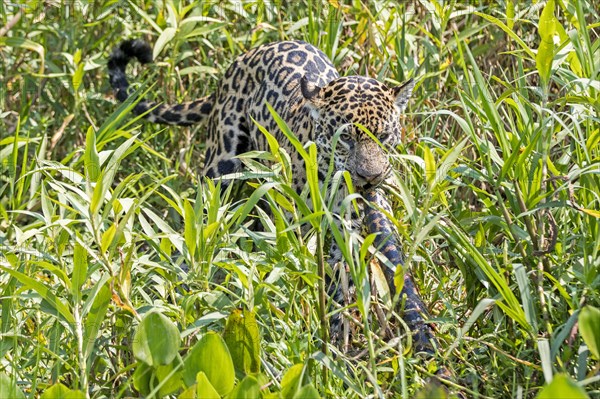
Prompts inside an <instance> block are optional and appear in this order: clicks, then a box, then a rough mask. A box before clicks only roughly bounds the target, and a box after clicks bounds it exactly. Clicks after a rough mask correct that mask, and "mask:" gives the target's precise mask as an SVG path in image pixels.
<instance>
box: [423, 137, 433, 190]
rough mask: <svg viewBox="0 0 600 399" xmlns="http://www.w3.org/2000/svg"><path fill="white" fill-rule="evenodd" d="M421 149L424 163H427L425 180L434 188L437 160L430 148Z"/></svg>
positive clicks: (424, 146)
mask: <svg viewBox="0 0 600 399" xmlns="http://www.w3.org/2000/svg"><path fill="white" fill-rule="evenodd" d="M421 148H422V149H423V161H425V180H426V181H427V183H429V186H430V187H432V186H433V184H434V182H435V176H436V172H435V159H434V158H433V154H432V153H431V150H430V149H429V147H428V146H426V145H423V146H422V147H421Z"/></svg>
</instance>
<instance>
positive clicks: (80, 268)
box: [71, 242, 88, 302]
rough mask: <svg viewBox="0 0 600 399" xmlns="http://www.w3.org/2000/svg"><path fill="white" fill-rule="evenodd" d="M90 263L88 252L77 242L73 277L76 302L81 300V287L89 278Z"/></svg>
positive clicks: (74, 250)
mask: <svg viewBox="0 0 600 399" xmlns="http://www.w3.org/2000/svg"><path fill="white" fill-rule="evenodd" d="M87 270H88V261H87V251H86V250H85V248H84V247H82V246H81V244H80V243H79V242H75V248H74V249H73V274H72V276H71V295H73V298H74V299H75V301H76V302H78V301H79V300H80V299H81V286H82V285H83V283H85V280H86V278H87Z"/></svg>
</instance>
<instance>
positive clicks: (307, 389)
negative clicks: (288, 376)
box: [294, 384, 321, 399]
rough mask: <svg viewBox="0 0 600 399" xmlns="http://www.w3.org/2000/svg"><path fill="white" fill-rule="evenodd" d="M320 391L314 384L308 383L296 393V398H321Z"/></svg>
mask: <svg viewBox="0 0 600 399" xmlns="http://www.w3.org/2000/svg"><path fill="white" fill-rule="evenodd" d="M320 397H321V396H320V395H319V391H317V389H316V388H315V387H314V386H313V384H307V385H305V386H303V387H302V388H300V389H299V390H298V392H296V394H295V395H294V399H319V398H320Z"/></svg>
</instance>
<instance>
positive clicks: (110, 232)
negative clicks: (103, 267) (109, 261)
mask: <svg viewBox="0 0 600 399" xmlns="http://www.w3.org/2000/svg"><path fill="white" fill-rule="evenodd" d="M116 232H117V225H116V224H115V223H113V224H111V225H110V227H109V228H108V229H106V231H105V232H104V233H102V237H101V239H100V242H101V248H100V249H101V250H102V252H106V250H107V249H108V247H110V244H112V242H113V239H114V238H115V233H116Z"/></svg>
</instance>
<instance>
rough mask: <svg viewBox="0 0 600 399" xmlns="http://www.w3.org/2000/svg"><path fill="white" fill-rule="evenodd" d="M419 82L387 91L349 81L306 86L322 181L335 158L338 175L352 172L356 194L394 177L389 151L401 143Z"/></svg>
mask: <svg viewBox="0 0 600 399" xmlns="http://www.w3.org/2000/svg"><path fill="white" fill-rule="evenodd" d="M414 85H415V83H414V81H413V80H412V79H411V80H409V81H408V82H406V83H404V84H402V85H400V86H396V87H394V88H388V87H387V86H386V85H384V84H383V83H380V82H378V81H377V80H375V79H371V78H367V77H363V76H348V77H341V78H338V79H335V80H333V81H332V82H330V83H329V84H327V85H326V86H325V87H322V88H319V87H317V86H315V85H313V84H311V83H310V82H308V81H307V80H306V79H302V81H301V89H302V95H303V96H304V98H305V100H306V106H307V107H308V108H309V109H310V114H311V117H312V118H313V126H314V129H315V130H314V141H315V142H316V143H317V147H318V149H319V174H320V177H321V178H323V177H324V176H325V175H326V173H327V171H328V169H329V164H330V162H331V158H332V157H333V165H334V170H335V171H342V170H347V171H348V172H349V173H350V175H351V176H352V181H353V184H354V186H355V187H356V188H357V189H359V190H360V189H368V188H369V187H373V186H377V185H378V184H380V183H381V182H383V181H384V180H385V178H386V177H387V176H388V175H389V173H390V162H389V159H388V155H387V151H386V150H387V149H388V148H393V147H395V146H397V145H398V144H399V143H400V139H401V125H400V115H401V114H402V112H403V111H404V109H405V108H406V105H407V103H408V99H409V98H410V96H411V94H412V90H413V88H414Z"/></svg>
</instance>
